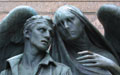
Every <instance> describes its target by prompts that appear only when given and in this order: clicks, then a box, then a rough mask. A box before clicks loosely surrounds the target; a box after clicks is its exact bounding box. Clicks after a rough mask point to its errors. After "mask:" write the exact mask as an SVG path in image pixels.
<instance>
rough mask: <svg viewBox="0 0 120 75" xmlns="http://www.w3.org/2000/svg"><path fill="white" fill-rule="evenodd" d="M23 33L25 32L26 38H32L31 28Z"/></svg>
mask: <svg viewBox="0 0 120 75" xmlns="http://www.w3.org/2000/svg"><path fill="white" fill-rule="evenodd" d="M23 33H24V37H25V38H27V39H29V38H30V30H24V31H23Z"/></svg>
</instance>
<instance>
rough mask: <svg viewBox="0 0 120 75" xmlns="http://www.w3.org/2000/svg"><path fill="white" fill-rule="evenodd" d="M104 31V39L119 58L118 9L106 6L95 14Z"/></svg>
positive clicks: (119, 12) (119, 23)
mask: <svg viewBox="0 0 120 75" xmlns="http://www.w3.org/2000/svg"><path fill="white" fill-rule="evenodd" d="M97 17H98V19H99V21H100V22H101V23H102V25H103V27H104V31H105V38H106V39H107V40H108V42H109V43H110V44H111V45H112V47H113V48H114V49H115V50H116V51H117V53H118V55H119V57H120V7H118V6H115V5H111V4H106V5H103V6H101V7H100V9H99V10H98V13H97Z"/></svg>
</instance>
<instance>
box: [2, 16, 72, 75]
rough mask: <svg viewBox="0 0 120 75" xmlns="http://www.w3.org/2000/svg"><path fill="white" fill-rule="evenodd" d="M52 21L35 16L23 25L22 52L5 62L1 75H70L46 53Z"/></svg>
mask: <svg viewBox="0 0 120 75" xmlns="http://www.w3.org/2000/svg"><path fill="white" fill-rule="evenodd" d="M52 24H53V23H52V19H50V18H49V17H48V16H39V15H35V16H32V17H31V18H29V19H28V20H27V21H26V23H25V25H24V31H23V33H24V52H23V54H20V55H17V56H14V57H12V58H9V59H8V60H7V67H6V69H5V70H4V71H2V72H1V75H38V74H40V75H72V73H71V70H70V68H69V67H67V66H65V65H64V64H61V63H58V62H55V61H54V60H53V59H52V58H51V57H50V55H49V53H47V50H48V48H49V45H50V41H51V35H50V32H51V31H52Z"/></svg>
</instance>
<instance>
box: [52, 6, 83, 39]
mask: <svg viewBox="0 0 120 75" xmlns="http://www.w3.org/2000/svg"><path fill="white" fill-rule="evenodd" d="M74 12H75V13H74ZM76 14H78V15H80V16H84V15H83V13H82V12H81V11H80V10H79V9H78V8H77V7H74V6H72V5H64V6H61V7H60V8H58V10H57V11H56V12H55V15H54V20H53V22H54V23H55V25H56V27H57V29H58V31H59V33H60V35H61V36H62V38H63V40H74V39H77V38H79V37H80V35H81V33H82V31H83V27H84V24H83V23H82V21H81V19H80V18H78V16H77V15H76Z"/></svg>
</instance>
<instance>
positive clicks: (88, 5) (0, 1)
mask: <svg viewBox="0 0 120 75" xmlns="http://www.w3.org/2000/svg"><path fill="white" fill-rule="evenodd" d="M65 4H70V5H73V6H76V7H78V8H80V9H81V11H83V13H84V14H85V15H86V16H87V17H88V19H89V20H90V21H91V22H92V24H94V25H95V26H96V27H97V28H98V29H99V31H100V32H101V33H102V34H104V30H103V27H102V25H101V24H100V23H99V21H98V19H97V17H96V12H97V10H98V9H99V7H100V6H101V5H103V4H115V5H118V6H120V0H0V21H1V20H2V19H3V18H4V17H5V16H6V15H7V14H8V12H9V11H10V10H11V9H13V8H15V7H16V6H18V5H28V6H31V7H33V8H35V10H37V11H38V12H39V14H40V15H49V16H51V17H53V14H54V12H55V11H56V9H57V8H58V7H60V6H62V5H65Z"/></svg>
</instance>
